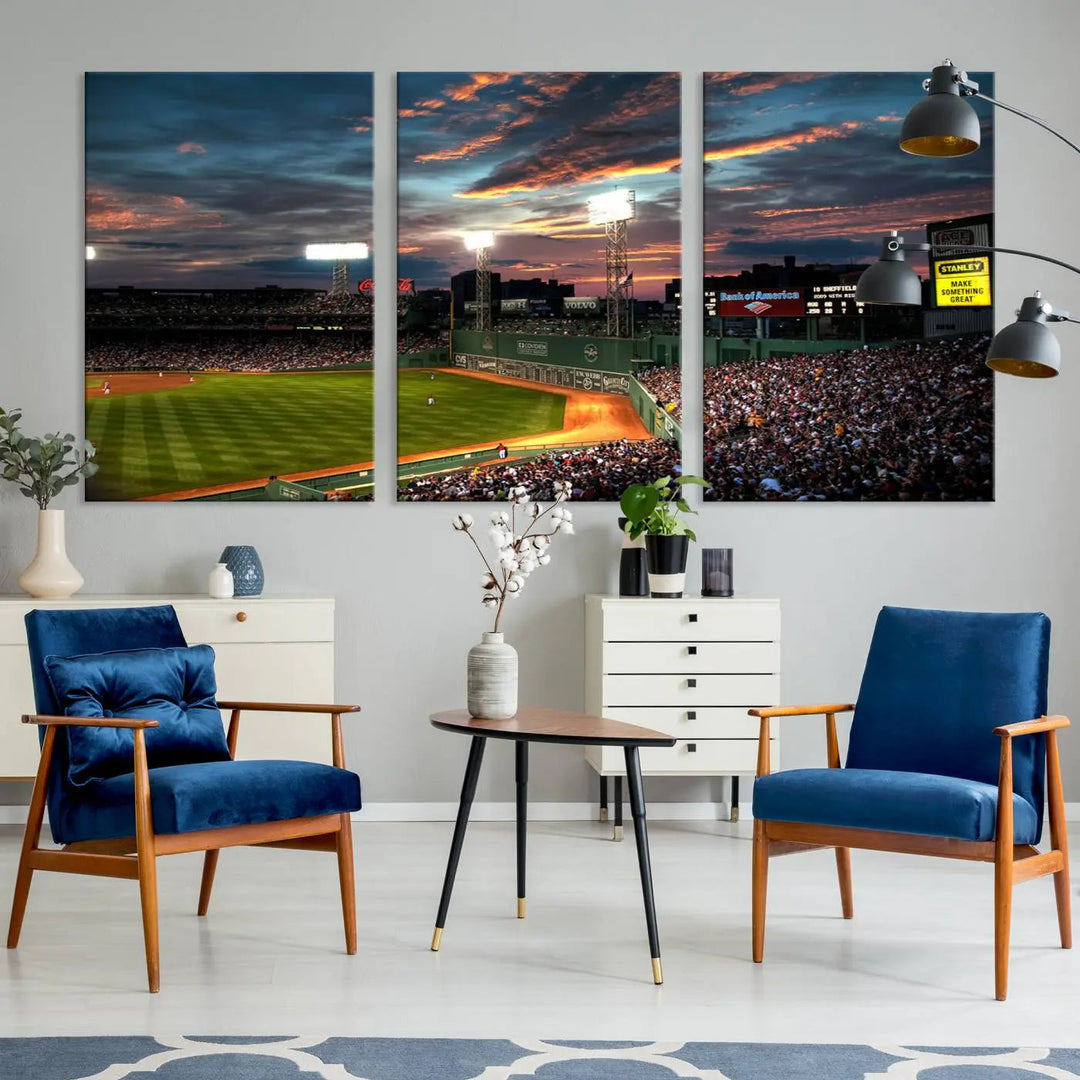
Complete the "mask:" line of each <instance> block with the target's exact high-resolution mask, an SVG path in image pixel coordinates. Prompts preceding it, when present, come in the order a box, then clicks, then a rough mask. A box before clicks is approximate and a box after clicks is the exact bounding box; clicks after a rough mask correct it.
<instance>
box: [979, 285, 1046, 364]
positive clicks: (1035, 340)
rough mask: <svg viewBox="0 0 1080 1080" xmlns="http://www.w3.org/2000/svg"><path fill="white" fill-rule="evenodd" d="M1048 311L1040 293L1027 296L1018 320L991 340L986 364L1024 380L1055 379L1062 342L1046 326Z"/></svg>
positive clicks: (1021, 306)
mask: <svg viewBox="0 0 1080 1080" xmlns="http://www.w3.org/2000/svg"><path fill="white" fill-rule="evenodd" d="M1048 312H1049V305H1047V304H1045V303H1044V301H1043V299H1042V298H1041V297H1040V296H1038V295H1036V296H1027V297H1025V298H1024V301H1023V303H1022V304H1021V305H1020V312H1019V315H1018V317H1017V320H1016V322H1014V323H1011V324H1010V325H1009V326H1006V327H1005V328H1004V329H1002V330H1000V331H999V332H998V333H997V334H996V335H995V336H994V340H993V341H991V342H990V350H989V352H987V354H986V366H987V367H990V368H993V369H994V371H1000V372H1002V373H1003V374H1005V375H1019V376H1020V377H1021V378H1024V379H1052V378H1053V377H1054V376H1055V375H1056V374H1057V373H1058V371H1059V370H1060V369H1061V343H1060V342H1059V341H1058V339H1057V337H1056V336H1055V335H1054V332H1053V331H1052V330H1051V329H1050V327H1048V326H1047V325H1046V316H1047V314H1048Z"/></svg>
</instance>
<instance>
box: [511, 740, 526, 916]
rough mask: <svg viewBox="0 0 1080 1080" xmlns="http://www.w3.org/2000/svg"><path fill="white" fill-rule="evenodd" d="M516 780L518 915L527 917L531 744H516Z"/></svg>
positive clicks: (522, 741)
mask: <svg viewBox="0 0 1080 1080" xmlns="http://www.w3.org/2000/svg"><path fill="white" fill-rule="evenodd" d="M514 780H515V782H516V783H517V917H518V918H519V919H524V918H525V834H526V830H527V828H528V820H529V744H528V743H527V742H525V740H524V739H519V740H518V741H517V742H516V743H515V744H514Z"/></svg>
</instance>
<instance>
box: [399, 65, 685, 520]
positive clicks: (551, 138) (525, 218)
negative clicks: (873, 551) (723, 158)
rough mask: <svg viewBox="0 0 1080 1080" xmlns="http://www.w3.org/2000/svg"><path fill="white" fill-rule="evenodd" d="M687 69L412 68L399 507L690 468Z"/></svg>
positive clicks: (582, 489) (608, 494) (588, 496)
mask: <svg viewBox="0 0 1080 1080" xmlns="http://www.w3.org/2000/svg"><path fill="white" fill-rule="evenodd" d="M679 191H680V145H679V76H678V75H677V74H674V73H657V72H633V73H626V72H622V73H610V72H603V73H597V72H540V73H537V72H532V73H520V72H474V73H467V74H463V73H434V72H423V73H409V74H401V75H399V76H398V277H399V281H398V290H399V293H398V497H399V498H400V499H402V500H408V501H423V500H466V501H467V500H488V499H502V498H504V497H505V496H506V494H507V492H508V491H509V489H510V488H513V487H517V486H523V487H525V488H526V489H527V490H528V492H529V493H530V494H531V495H532V496H533V497H534V498H538V499H550V498H552V497H553V495H554V489H553V483H554V481H556V480H566V481H569V482H570V484H571V485H572V496H571V497H572V498H574V499H578V500H613V499H618V497H619V495H620V494H621V492H622V491H623V489H624V488H625V487H626V486H627V485H628V484H631V483H639V482H645V481H650V480H653V479H656V478H657V477H661V476H664V475H666V474H670V473H673V472H676V471H677V470H678V468H679V463H680V445H681V442H682V431H681V428H680V412H679V393H678V365H679V359H680V349H679V304H678V300H679V297H678V286H679V282H678V276H679V272H680V270H679V255H680V248H679V202H680V195H679Z"/></svg>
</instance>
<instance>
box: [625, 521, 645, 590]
mask: <svg viewBox="0 0 1080 1080" xmlns="http://www.w3.org/2000/svg"><path fill="white" fill-rule="evenodd" d="M625 530H626V518H624V517H621V518H619V531H620V532H621V533H622V539H623V546H622V552H621V554H620V556H619V595H620V596H648V595H649V571H648V567H647V564H646V559H645V537H643V536H640V537H638V539H637V540H631V539H630V537H629V536H628V535H627V534H626V531H625Z"/></svg>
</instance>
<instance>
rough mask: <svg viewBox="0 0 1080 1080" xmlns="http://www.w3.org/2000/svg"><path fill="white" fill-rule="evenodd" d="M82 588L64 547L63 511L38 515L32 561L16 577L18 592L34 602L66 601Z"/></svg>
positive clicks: (41, 511) (81, 579) (40, 511)
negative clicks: (35, 549)
mask: <svg viewBox="0 0 1080 1080" xmlns="http://www.w3.org/2000/svg"><path fill="white" fill-rule="evenodd" d="M82 587H83V576H82V574H80V573H79V571H78V570H76V569H75V567H74V566H72V565H71V560H70V559H69V558H68V557H67V551H66V549H65V547H64V511H63V510H39V511H38V542H37V554H35V555H34V561H33V562H32V563H30V565H29V566H28V567H27V568H26V569H25V570H24V571H23V572H22V573H21V574H20V575H19V588H20V589H22V591H23V592H25V593H29V594H30V595H31V596H33V597H34V598H35V599H37V600H66V599H67V598H68V597H69V596H72V595H74V594H75V593H77V592H78V591H79V590H80V589H81V588H82Z"/></svg>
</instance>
